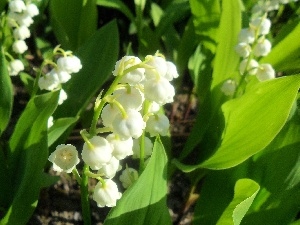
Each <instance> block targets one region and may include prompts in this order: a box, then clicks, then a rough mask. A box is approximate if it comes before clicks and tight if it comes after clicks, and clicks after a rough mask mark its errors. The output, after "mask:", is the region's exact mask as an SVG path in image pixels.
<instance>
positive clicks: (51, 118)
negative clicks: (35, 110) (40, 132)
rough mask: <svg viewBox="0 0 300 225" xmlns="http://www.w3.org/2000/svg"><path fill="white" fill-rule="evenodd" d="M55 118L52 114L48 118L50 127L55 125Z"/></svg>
mask: <svg viewBox="0 0 300 225" xmlns="http://www.w3.org/2000/svg"><path fill="white" fill-rule="evenodd" d="M53 120H54V118H53V116H50V117H49V118H48V121H47V127H48V129H49V128H50V127H52V126H53Z"/></svg>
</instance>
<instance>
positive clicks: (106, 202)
mask: <svg viewBox="0 0 300 225" xmlns="http://www.w3.org/2000/svg"><path fill="white" fill-rule="evenodd" d="M121 196H122V194H121V193H120V192H119V190H118V186H117V184H116V183H115V182H114V181H112V180H110V179H104V183H102V182H98V183H97V184H96V186H95V190H94V194H93V199H94V200H95V201H96V202H97V205H98V207H101V208H102V207H105V206H107V207H113V206H116V204H117V200H118V199H120V198H121Z"/></svg>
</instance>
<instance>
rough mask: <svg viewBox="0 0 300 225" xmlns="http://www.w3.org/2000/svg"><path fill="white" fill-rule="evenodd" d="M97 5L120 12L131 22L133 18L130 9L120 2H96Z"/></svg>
mask: <svg viewBox="0 0 300 225" xmlns="http://www.w3.org/2000/svg"><path fill="white" fill-rule="evenodd" d="M97 5H100V6H104V7H109V8H113V9H117V10H119V11H120V12H122V13H123V14H124V15H125V16H126V17H127V18H128V19H129V20H130V21H131V22H134V20H135V18H134V15H133V14H132V12H131V11H130V9H129V8H128V7H127V6H126V5H125V4H124V3H123V1H120V0H97Z"/></svg>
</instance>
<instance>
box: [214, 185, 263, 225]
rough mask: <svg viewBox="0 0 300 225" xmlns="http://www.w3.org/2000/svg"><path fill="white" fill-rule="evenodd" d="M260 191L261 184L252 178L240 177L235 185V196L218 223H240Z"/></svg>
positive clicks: (226, 224) (224, 224)
mask: <svg viewBox="0 0 300 225" xmlns="http://www.w3.org/2000/svg"><path fill="white" fill-rule="evenodd" d="M258 191H259V185H258V184H257V183H256V182H255V181H253V180H250V179H240V180H238V181H237V182H236V184H235V187H234V197H233V200H232V201H231V202H230V204H229V205H228V206H227V208H226V210H225V211H224V212H223V214H222V216H221V218H220V219H219V220H218V222H217V225H239V224H240V223H241V221H242V219H243V217H244V216H245V214H246V213H247V211H248V209H249V208H250V206H251V204H252V202H253V200H254V198H255V196H256V195H257V193H258Z"/></svg>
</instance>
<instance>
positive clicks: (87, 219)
mask: <svg viewBox="0 0 300 225" xmlns="http://www.w3.org/2000/svg"><path fill="white" fill-rule="evenodd" d="M87 171H89V166H88V165H86V164H84V167H83V173H82V180H81V184H80V190H81V207H82V216H83V222H84V225H91V211H90V202H89V189H88V180H89V177H88V176H87V175H86V173H87Z"/></svg>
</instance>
